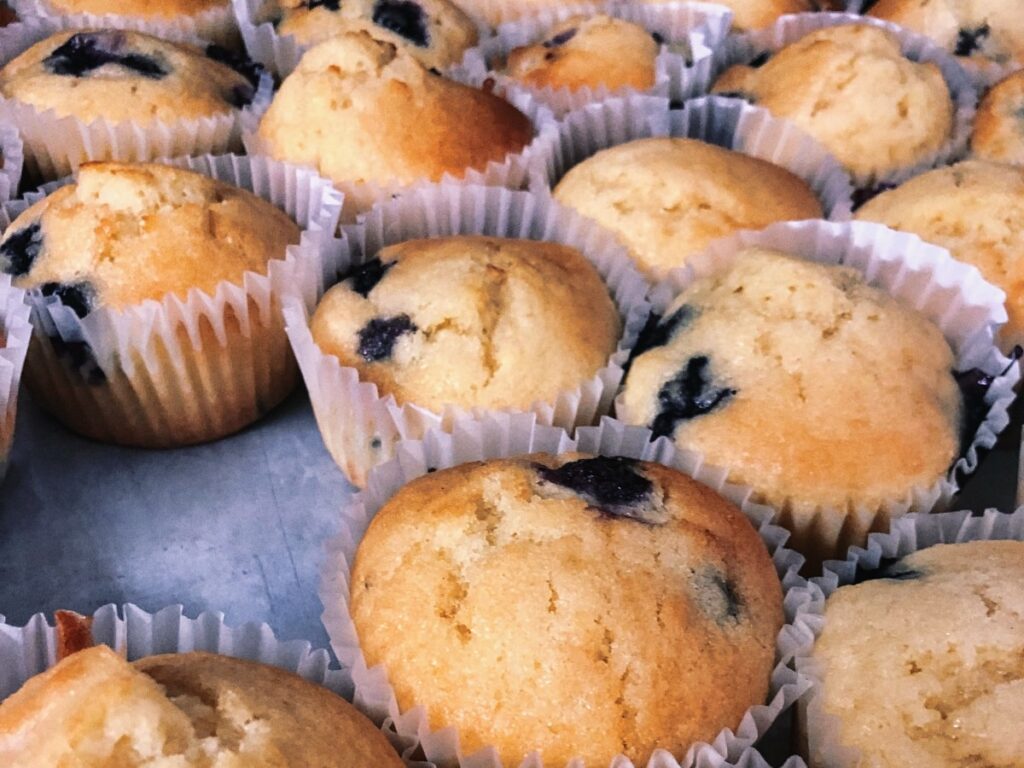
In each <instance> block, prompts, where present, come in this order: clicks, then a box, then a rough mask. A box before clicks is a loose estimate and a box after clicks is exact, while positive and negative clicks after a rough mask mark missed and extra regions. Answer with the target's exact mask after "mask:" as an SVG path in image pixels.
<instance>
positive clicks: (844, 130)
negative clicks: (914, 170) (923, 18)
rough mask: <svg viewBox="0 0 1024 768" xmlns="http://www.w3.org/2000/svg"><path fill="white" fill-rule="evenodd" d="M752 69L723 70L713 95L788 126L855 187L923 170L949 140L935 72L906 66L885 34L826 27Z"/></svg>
mask: <svg viewBox="0 0 1024 768" xmlns="http://www.w3.org/2000/svg"><path fill="white" fill-rule="evenodd" d="M755 63H756V64H758V65H759V66H753V65H743V66H734V67H731V68H729V69H727V70H726V71H725V72H724V73H723V74H722V75H721V77H719V78H718V80H717V81H716V82H715V85H714V87H713V89H712V91H713V92H714V93H722V94H731V95H738V96H740V97H742V98H745V99H747V100H749V101H751V102H752V103H754V104H757V105H758V106H760V107H764V108H765V109H767V110H769V111H770V112H771V113H772V114H774V115H776V116H777V117H783V118H786V119H788V120H791V121H792V122H794V123H795V124H796V125H797V126H799V127H800V128H802V129H803V130H804V131H806V132H807V133H809V134H810V135H811V136H813V137H814V138H816V139H817V140H818V141H819V142H821V143H822V144H823V145H825V148H826V149H828V150H829V151H830V152H832V154H833V155H835V156H836V157H837V158H838V159H839V161H840V162H841V163H842V164H843V165H844V166H846V168H847V169H848V170H849V171H850V172H851V173H852V174H853V175H854V177H855V179H856V180H857V181H858V182H861V183H870V182H872V181H874V180H875V178H876V177H878V176H880V175H883V174H886V173H888V172H892V171H897V170H899V169H902V168H907V167H909V166H913V165H915V164H917V163H921V162H924V161H926V160H928V159H929V158H930V157H931V156H932V155H934V154H935V153H936V152H938V151H939V150H940V149H941V148H942V147H943V146H944V145H946V143H947V142H948V141H950V139H951V138H952V136H953V127H954V126H953V115H954V105H953V101H952V99H951V97H950V93H949V89H948V87H947V85H946V81H945V79H944V78H943V75H942V71H941V70H940V69H939V67H938V66H937V65H935V64H933V63H930V62H927V63H915V62H913V61H911V60H909V59H907V58H905V57H904V56H903V54H902V52H901V50H900V41H899V39H898V38H897V37H896V35H894V34H892V33H891V32H889V31H887V30H884V29H878V28H876V27H872V26H868V25H865V24H845V25H840V26H835V27H827V28H825V29H819V30H817V31H815V32H811V33H810V34H808V35H806V36H804V37H802V38H801V39H800V40H798V41H797V42H795V43H791V44H790V45H787V46H785V47H784V48H782V49H781V50H779V51H777V52H776V53H775V54H774V55H773V56H771V57H770V58H769V59H768V60H767V61H765V62H764V63H761V62H760V61H757V62H755Z"/></svg>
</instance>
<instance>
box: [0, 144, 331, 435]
mask: <svg viewBox="0 0 1024 768" xmlns="http://www.w3.org/2000/svg"><path fill="white" fill-rule="evenodd" d="M167 164H169V165H174V166H177V167H180V168H184V169H189V170H193V171H197V172H199V173H202V174H204V175H206V176H209V177H211V178H214V179H218V180H220V181H223V182H225V183H228V184H231V185H234V186H237V187H241V188H243V189H247V190H249V191H251V192H254V193H255V194H256V195H257V196H259V197H262V198H263V199H265V200H267V201H269V202H271V203H273V204H274V205H276V206H277V207H278V208H280V209H282V210H283V211H284V212H285V213H287V214H288V215H289V216H290V217H291V218H292V219H293V220H294V221H295V222H296V223H297V224H298V227H299V230H300V233H301V234H300V240H299V242H298V243H295V244H293V245H289V246H288V248H287V250H286V253H284V254H282V255H281V256H280V257H279V258H274V259H271V260H270V261H269V262H268V263H267V270H266V272H265V273H257V272H251V271H249V272H246V273H245V274H244V275H243V277H242V279H241V280H239V281H238V282H237V283H236V282H229V281H227V280H222V281H221V282H219V283H218V284H217V287H216V290H215V291H213V292H212V293H205V292H204V291H201V290H199V289H197V288H193V289H191V290H189V292H188V295H187V297H186V298H184V299H182V298H179V297H178V296H176V295H175V294H174V293H168V294H166V295H165V296H164V297H163V299H162V300H160V301H154V300H146V301H143V302H141V303H139V304H135V305H129V306H128V307H126V308H124V309H120V310H115V309H111V308H109V307H101V308H99V309H97V310H95V311H93V312H90V313H88V314H87V315H86V316H85V317H84V319H83V318H81V317H79V315H78V314H76V312H75V309H74V307H73V306H69V305H67V304H65V303H64V302H63V301H62V300H61V297H60V295H59V293H55V294H53V295H50V296H44V295H42V293H41V292H40V291H38V290H32V291H30V292H29V301H30V303H31V305H32V310H33V312H32V322H33V325H34V328H35V336H36V343H35V344H33V346H32V352H31V354H30V355H29V360H28V363H27V367H26V372H25V378H26V382H27V383H28V385H29V387H30V388H31V390H32V392H33V395H34V397H35V399H36V401H37V402H39V403H40V405H42V406H43V407H44V408H45V409H47V410H48V411H50V412H51V413H53V414H54V415H55V416H56V417H57V418H58V419H59V420H60V421H61V422H63V423H64V424H65V425H66V426H69V427H70V428H71V429H73V430H74V431H76V432H79V433H80V434H83V435H85V436H88V437H91V438H93V439H96V440H100V441H105V442H113V443H118V444H122V445H133V446H143V447H168V446H175V445H185V444H191V443H197V442H204V441H208V440H213V439H216V438H219V437H222V436H224V435H227V434H230V433H232V432H235V431H237V430H239V429H241V428H243V427H245V426H246V425H248V424H250V423H252V422H253V421H256V420H257V419H258V418H260V417H261V416H262V415H264V414H265V413H267V412H268V411H269V410H270V409H271V408H273V407H274V406H275V405H277V404H278V403H279V402H280V401H281V400H282V399H284V397H285V396H287V395H288V393H289V392H290V391H291V390H292V388H293V386H294V384H295V381H296V380H297V370H296V367H295V361H294V359H293V358H292V355H291V353H290V351H289V349H288V342H287V339H286V336H285V332H284V323H283V320H282V318H281V314H280V308H281V304H282V302H283V300H284V297H285V296H286V295H293V294H294V295H295V296H296V297H299V298H298V299H297V301H298V302H299V304H300V306H301V305H302V303H303V302H307V303H308V305H309V306H312V304H313V303H314V302H315V299H316V296H317V294H318V292H319V290H320V288H321V286H322V270H323V259H324V254H325V252H326V251H327V250H329V249H330V248H332V247H333V246H332V245H331V243H330V237H331V236H332V235H333V233H334V230H335V228H336V226H337V220H338V214H339V211H340V208H341V196H340V195H339V194H338V193H337V192H336V191H335V190H334V189H333V188H332V187H331V186H330V184H329V183H328V182H327V181H325V180H324V179H321V178H320V177H318V176H316V175H315V174H313V173H310V172H309V171H305V170H302V169H297V168H294V167H292V166H288V165H286V164H283V163H278V162H275V161H272V160H268V159H267V158H255V157H253V158H250V157H239V156H234V155H226V156H220V157H213V156H206V157H198V158H179V159H177V160H174V161H168V162H167ZM69 182H70V180H65V181H63V182H60V183H58V184H54V185H48V186H47V187H46V188H44V190H43V192H45V193H46V194H49V193H51V192H52V191H54V189H55V188H57V187H58V186H62V185H63V184H66V183H69ZM46 194H43V193H33V194H31V195H29V196H28V197H27V198H26V199H25V200H19V201H15V202H13V203H8V204H7V206H6V207H5V209H4V213H5V215H4V217H3V222H2V223H3V224H4V225H5V227H6V226H7V224H8V223H9V221H10V220H13V219H14V218H15V217H16V216H17V215H19V214H20V213H21V212H22V211H24V210H25V209H26V208H27V207H28V206H29V205H31V204H32V203H34V202H36V201H38V200H40V199H42V198H43V197H45V196H46Z"/></svg>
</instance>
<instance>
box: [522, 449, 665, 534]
mask: <svg viewBox="0 0 1024 768" xmlns="http://www.w3.org/2000/svg"><path fill="white" fill-rule="evenodd" d="M534 467H535V469H536V470H537V474H538V475H539V476H540V478H541V479H542V480H545V481H546V482H549V483H554V484H555V485H560V486H562V487H563V488H568V489H569V490H570V491H572V492H573V493H575V494H576V495H577V496H579V497H580V498H582V499H583V500H584V501H586V502H587V504H589V505H590V506H592V507H594V508H595V509H597V510H598V511H599V512H600V513H601V514H602V515H606V516H608V517H624V518H627V519H629V520H636V521H638V522H641V523H647V524H652V523H654V522H656V520H654V519H652V515H651V514H650V512H649V511H647V510H645V509H644V502H646V501H649V499H650V496H651V491H652V490H653V489H654V484H653V483H652V482H651V481H650V480H648V479H647V478H646V477H644V476H643V475H642V474H640V473H639V472H638V471H637V469H636V462H635V461H634V460H633V459H626V458H623V457H621V456H595V457H594V458H591V459H579V460H578V461H570V462H569V463H568V464H563V465H562V466H560V467H558V468H557V469H551V468H550V467H545V466H543V465H541V464H536V465H534Z"/></svg>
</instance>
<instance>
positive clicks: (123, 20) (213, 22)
mask: <svg viewBox="0 0 1024 768" xmlns="http://www.w3.org/2000/svg"><path fill="white" fill-rule="evenodd" d="M7 4H8V5H9V6H11V8H13V9H14V11H15V13H17V14H18V19H20V20H27V19H54V18H61V17H64V16H72V15H75V14H69V13H66V12H64V11H61V10H60V9H58V8H54V7H53V6H51V5H50V4H49V3H48V2H46V0H7ZM91 15H92V16H93V18H96V19H99V20H100V25H101V26H102V27H106V28H110V29H134V30H136V31H139V32H146V33H148V34H150V35H153V36H155V37H162V38H164V39H167V40H174V39H177V37H178V36H180V35H188V36H190V37H201V38H203V39H204V40H208V41H209V42H211V43H218V44H219V45H223V46H227V47H230V48H237V47H238V46H239V43H240V40H239V35H238V25H237V24H236V23H235V16H234V13H233V12H232V10H231V5H230V3H227V2H225V3H224V5H223V6H222V7H220V8H210V9H209V10H207V11H203V12H202V13H197V14H195V15H194V16H183V15H178V16H174V17H170V16H165V17H161V16H148V17H144V16H122V15H118V14H112V13H105V14H91Z"/></svg>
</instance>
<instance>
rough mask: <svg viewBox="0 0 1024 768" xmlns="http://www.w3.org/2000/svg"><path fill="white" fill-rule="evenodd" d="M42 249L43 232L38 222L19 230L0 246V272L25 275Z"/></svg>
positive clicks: (18, 275) (17, 275) (16, 275)
mask: <svg viewBox="0 0 1024 768" xmlns="http://www.w3.org/2000/svg"><path fill="white" fill-rule="evenodd" d="M42 249H43V232H42V230H41V229H40V226H39V222H36V223H35V224H29V225H28V226H27V227H25V228H24V229H19V230H18V231H17V232H15V233H14V234H13V235H11V236H10V237H8V238H7V239H6V240H4V242H3V244H2V245H0V270H2V271H3V272H6V273H7V274H8V275H14V276H15V277H21V276H22V275H27V274H28V272H29V270H31V269H32V264H33V263H34V262H35V260H36V258H37V257H38V256H39V252H40V251H41V250H42Z"/></svg>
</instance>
